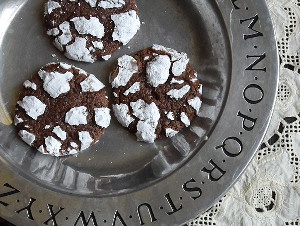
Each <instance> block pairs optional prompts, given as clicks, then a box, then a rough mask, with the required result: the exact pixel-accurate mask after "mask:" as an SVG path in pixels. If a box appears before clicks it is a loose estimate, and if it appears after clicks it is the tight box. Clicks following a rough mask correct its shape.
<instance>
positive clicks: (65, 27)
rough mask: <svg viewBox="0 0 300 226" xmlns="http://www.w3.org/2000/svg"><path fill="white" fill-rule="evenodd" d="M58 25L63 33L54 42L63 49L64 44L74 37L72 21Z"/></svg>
mask: <svg viewBox="0 0 300 226" xmlns="http://www.w3.org/2000/svg"><path fill="white" fill-rule="evenodd" d="M58 27H59V30H61V32H62V34H61V35H59V36H58V37H57V38H56V39H55V41H54V44H55V45H56V47H57V48H58V49H60V50H61V51H63V45H66V44H68V43H69V42H70V41H72V39H73V37H72V34H71V30H70V23H69V22H67V21H65V22H63V23H62V24H60V25H59V26H58Z"/></svg>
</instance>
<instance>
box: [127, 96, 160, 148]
mask: <svg viewBox="0 0 300 226" xmlns="http://www.w3.org/2000/svg"><path fill="white" fill-rule="evenodd" d="M130 106H131V108H132V110H133V115H134V116H136V117H137V118H139V119H140V121H138V124H137V132H136V136H137V138H138V141H145V142H149V143H153V142H154V140H155V139H156V133H155V129H156V126H157V124H158V120H159V119H160V113H159V109H158V107H157V106H156V104H155V103H151V104H147V103H146V102H145V101H144V100H141V99H139V100H137V101H136V102H131V103H130Z"/></svg>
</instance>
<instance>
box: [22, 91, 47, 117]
mask: <svg viewBox="0 0 300 226" xmlns="http://www.w3.org/2000/svg"><path fill="white" fill-rule="evenodd" d="M18 105H20V106H21V107H22V108H23V109H24V110H25V111H26V114H27V115H28V116H30V117H31V118H33V119H34V120H37V118H38V117H39V116H40V115H42V114H44V112H45V109H46V105H45V104H44V103H43V102H42V101H40V100H39V99H38V98H36V97H35V96H25V97H24V98H23V100H22V101H18Z"/></svg>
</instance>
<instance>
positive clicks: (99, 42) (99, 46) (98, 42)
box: [92, 41, 104, 49]
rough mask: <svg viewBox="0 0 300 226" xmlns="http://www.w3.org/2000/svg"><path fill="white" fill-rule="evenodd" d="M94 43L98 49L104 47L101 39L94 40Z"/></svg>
mask: <svg viewBox="0 0 300 226" xmlns="http://www.w3.org/2000/svg"><path fill="white" fill-rule="evenodd" d="M92 44H93V46H94V47H95V48H96V49H103V47H104V45H103V42H101V41H93V42H92Z"/></svg>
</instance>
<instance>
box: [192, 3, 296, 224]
mask: <svg viewBox="0 0 300 226" xmlns="http://www.w3.org/2000/svg"><path fill="white" fill-rule="evenodd" d="M267 3H268V6H269V9H270V11H271V16H272V19H273V23H274V28H275V35H276V40H277V45H278V54H279V56H280V80H279V87H278V92H277V100H276V105H275V112H274V114H273V117H272V120H271V124H270V127H269V128H268V132H267V134H266V136H265V138H264V141H263V143H262V144H261V147H260V149H259V150H258V152H257V153H256V155H255V157H254V159H253V161H252V163H251V164H250V165H249V167H248V168H247V170H246V172H245V173H244V174H243V176H242V177H241V178H240V179H239V180H238V182H237V183H236V184H235V185H234V187H232V188H231V189H230V190H229V192H228V193H227V194H226V195H225V196H224V197H223V198H222V199H221V200H220V201H219V202H218V203H217V204H215V205H214V206H213V207H212V208H211V209H209V210H208V211H207V212H205V213H204V214H202V215H200V216H198V217H197V218H196V219H194V220H193V221H191V222H190V223H188V226H196V225H197V226H198V225H216V226H228V225H230V226H240V225H244V226H248V225H249V226H250V225H255V226H269V225H270V226H271V225H272V226H274V225H276V226H277V225H300V63H299V60H300V59H299V51H300V0H267Z"/></svg>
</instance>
